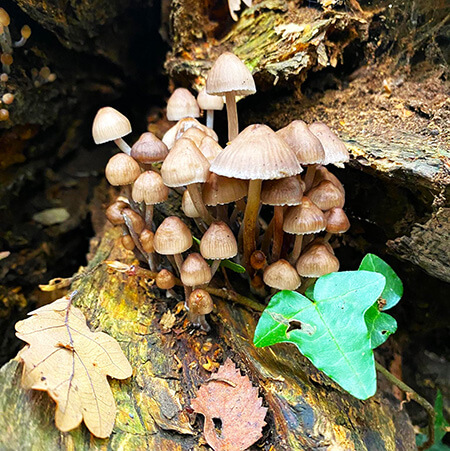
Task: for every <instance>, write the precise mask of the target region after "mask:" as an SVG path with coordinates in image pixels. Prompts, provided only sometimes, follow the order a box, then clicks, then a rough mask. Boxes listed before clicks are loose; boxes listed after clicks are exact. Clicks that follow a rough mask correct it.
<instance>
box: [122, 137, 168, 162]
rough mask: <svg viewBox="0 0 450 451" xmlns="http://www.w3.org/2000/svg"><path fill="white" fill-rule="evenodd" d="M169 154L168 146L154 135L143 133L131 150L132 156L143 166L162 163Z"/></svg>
mask: <svg viewBox="0 0 450 451" xmlns="http://www.w3.org/2000/svg"><path fill="white" fill-rule="evenodd" d="M168 153H169V149H168V148H167V146H166V145H165V144H164V143H163V142H162V141H161V140H160V139H158V138H157V137H156V136H155V135H154V134H153V133H151V132H146V133H143V134H142V135H141V136H140V137H139V139H138V140H137V141H136V142H135V143H134V144H133V147H132V148H131V153H130V154H131V156H132V157H133V158H134V159H135V160H136V161H138V162H139V163H141V164H144V165H149V164H153V163H161V162H162V161H164V160H165V158H166V157H167V155H168Z"/></svg>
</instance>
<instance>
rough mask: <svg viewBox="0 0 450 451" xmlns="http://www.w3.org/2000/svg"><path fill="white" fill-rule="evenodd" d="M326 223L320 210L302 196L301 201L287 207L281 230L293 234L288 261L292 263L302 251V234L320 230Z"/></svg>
mask: <svg viewBox="0 0 450 451" xmlns="http://www.w3.org/2000/svg"><path fill="white" fill-rule="evenodd" d="M326 225H327V223H326V220H325V216H324V214H323V213H322V211H321V210H320V209H319V208H318V207H317V206H316V205H314V203H313V202H311V200H310V199H309V198H308V197H306V196H303V197H302V203H301V204H300V205H298V206H296V207H289V208H288V209H287V211H286V214H285V216H284V222H283V230H284V231H285V232H286V233H292V234H295V243H294V249H293V251H292V254H291V257H290V259H289V260H290V262H291V263H292V264H294V263H295V262H296V261H297V259H298V258H299V256H300V254H301V251H302V244H303V235H307V234H311V233H317V232H321V231H322V230H324V229H325V227H326Z"/></svg>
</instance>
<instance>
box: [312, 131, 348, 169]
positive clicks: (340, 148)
mask: <svg viewBox="0 0 450 451" xmlns="http://www.w3.org/2000/svg"><path fill="white" fill-rule="evenodd" d="M309 129H310V130H311V132H312V133H313V134H314V135H315V136H317V138H318V139H319V141H320V142H321V144H322V146H323V150H324V151H325V159H324V161H323V163H322V164H323V165H327V164H334V165H335V166H337V167H340V168H342V167H344V163H347V162H348V161H349V153H348V150H347V147H345V144H344V142H343V141H342V140H341V139H339V138H338V137H337V136H336V135H335V134H334V133H333V132H332V131H331V129H330V127H328V125H326V124H324V123H323V122H314V123H313V124H311V125H310V126H309Z"/></svg>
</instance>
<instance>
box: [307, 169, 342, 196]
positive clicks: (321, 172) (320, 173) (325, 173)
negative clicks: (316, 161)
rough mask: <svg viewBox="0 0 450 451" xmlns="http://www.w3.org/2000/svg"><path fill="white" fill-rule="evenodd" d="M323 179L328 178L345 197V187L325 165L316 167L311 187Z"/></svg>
mask: <svg viewBox="0 0 450 451" xmlns="http://www.w3.org/2000/svg"><path fill="white" fill-rule="evenodd" d="M323 180H328V181H329V182H331V183H332V184H333V185H334V186H335V187H336V188H338V189H339V191H340V192H341V193H342V195H343V196H344V198H345V189H344V186H343V185H342V183H341V182H340V181H339V179H338V178H337V177H336V176H335V175H334V174H333V173H332V172H330V171H329V170H328V169H327V168H326V167H325V166H318V167H317V168H316V173H315V175H314V181H313V184H312V187H315V186H317V185H318V184H319V183H320V182H321V181H323Z"/></svg>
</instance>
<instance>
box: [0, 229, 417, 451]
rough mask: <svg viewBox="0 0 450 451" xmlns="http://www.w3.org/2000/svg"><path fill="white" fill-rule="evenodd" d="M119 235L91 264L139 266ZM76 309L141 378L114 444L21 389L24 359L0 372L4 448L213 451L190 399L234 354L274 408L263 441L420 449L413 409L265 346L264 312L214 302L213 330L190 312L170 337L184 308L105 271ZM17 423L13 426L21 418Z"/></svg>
mask: <svg viewBox="0 0 450 451" xmlns="http://www.w3.org/2000/svg"><path fill="white" fill-rule="evenodd" d="M119 246H120V245H119V231H118V230H114V229H111V228H107V230H106V232H105V234H104V236H103V238H102V240H101V243H100V245H99V247H98V249H97V251H96V253H95V256H94V258H93V259H92V261H91V262H90V265H89V266H90V267H91V268H92V267H94V266H95V265H97V264H98V263H100V262H102V261H103V260H105V259H108V260H121V261H128V262H130V261H131V260H132V257H131V255H130V254H129V253H126V251H124V250H123V249H122V248H120V247H119ZM75 288H76V289H77V290H78V291H79V296H78V298H77V300H76V302H75V304H76V306H77V307H79V308H81V309H82V311H83V312H84V314H85V315H86V319H87V322H88V324H89V325H90V327H91V328H92V330H102V331H104V332H106V333H108V334H110V335H111V336H113V337H114V338H116V339H117V340H118V341H119V343H120V344H121V346H122V349H123V350H124V352H125V353H126V355H127V357H128V358H129V360H130V362H131V365H132V367H133V376H132V377H131V378H130V379H129V380H126V381H116V380H112V381H111V385H112V388H113V392H114V396H115V399H116V402H117V407H118V413H117V418H116V424H115V428H114V432H113V434H112V436H111V437H110V438H109V439H106V440H99V439H95V438H94V437H92V436H91V435H90V434H89V432H88V431H87V430H86V428H85V427H84V426H82V427H80V428H78V429H76V430H74V431H72V432H70V433H61V432H59V431H58V430H57V429H56V428H55V425H54V422H53V416H54V404H53V403H52V401H50V399H49V397H48V396H47V395H46V394H45V393H36V392H33V391H26V390H23V389H22V388H21V387H20V372H21V364H20V362H19V361H18V360H17V359H14V360H12V361H11V362H9V363H8V364H6V365H5V366H4V367H3V368H2V369H1V371H0V410H1V412H2V415H1V417H0V447H1V448H2V449H21V450H28V449H51V450H57V449H77V450H78V449H80V450H81V449H106V448H108V449H148V450H154V449H164V450H175V449H182V450H191V449H204V448H205V446H204V445H202V443H203V441H202V435H201V423H202V422H201V421H198V420H197V421H194V416H193V415H192V414H190V413H189V412H190V411H189V409H188V407H189V405H190V400H191V399H192V398H193V397H194V396H195V393H196V390H197V388H198V387H199V385H200V384H201V383H202V382H204V381H205V380H207V379H208V378H209V375H210V371H212V370H213V369H214V368H217V366H218V364H219V363H220V362H223V361H224V360H225V359H226V358H227V357H231V358H232V359H233V361H234V362H235V363H236V364H237V365H238V366H239V367H240V368H241V371H242V372H243V373H245V374H247V375H248V376H249V377H250V379H251V380H252V382H253V384H254V385H256V386H258V387H259V389H260V393H261V396H263V398H264V404H265V405H266V406H267V407H268V408H269V413H268V416H267V418H266V421H267V423H268V425H267V426H266V428H265V430H264V438H263V439H261V441H260V444H262V445H263V446H264V449H269V448H270V445H273V446H274V448H275V449H280V450H303V449H322V447H324V446H329V445H333V444H335V445H339V446H340V447H341V448H342V449H346V450H373V449H386V450H392V451H394V450H396V451H399V450H412V449H414V448H415V445H414V431H413V429H412V426H411V424H410V422H409V420H408V417H407V415H406V413H405V411H404V410H402V409H400V407H399V405H398V403H393V402H392V401H390V400H389V399H388V397H386V396H385V394H383V393H378V394H377V395H376V396H375V397H373V398H371V399H369V400H367V401H364V402H361V401H358V400H357V399H355V398H353V397H352V396H350V395H348V394H347V393H346V392H344V391H343V390H341V389H340V388H339V387H338V386H337V385H336V384H335V383H333V382H332V381H331V380H330V379H328V378H327V377H326V376H325V375H324V374H322V373H321V372H319V371H317V370H316V369H315V368H314V367H313V365H311V364H310V363H309V361H308V360H307V359H306V358H304V357H302V356H301V354H300V353H299V352H298V351H297V349H296V348H295V347H294V346H290V345H277V346H274V347H271V348H267V349H256V348H255V347H254V346H253V345H252V336H253V332H254V329H255V325H256V321H257V317H258V315H257V314H256V313H254V312H251V311H248V310H245V309H243V308H241V307H239V306H238V305H236V304H234V305H233V304H231V303H230V302H226V301H223V300H220V299H217V298H216V299H215V300H214V301H215V308H214V313H213V314H212V315H211V317H210V319H209V321H210V323H211V325H212V332H211V333H210V334H204V333H200V332H195V333H192V331H191V330H189V329H185V327H184V326H186V324H184V316H183V312H181V313H179V314H178V315H177V321H176V323H175V325H174V327H173V328H172V329H171V330H165V329H163V326H162V325H161V316H162V314H163V313H165V312H167V311H168V310H171V311H172V312H174V313H177V311H176V309H177V303H178V301H175V300H171V301H166V300H163V299H161V293H159V292H158V291H157V290H156V289H155V288H154V285H153V284H152V281H151V280H149V279H146V278H145V277H142V275H141V276H132V275H128V274H126V273H119V272H116V271H113V270H111V269H109V268H108V267H107V266H106V265H100V266H98V267H97V269H95V271H94V272H93V273H92V274H91V275H89V276H87V277H85V278H84V279H81V280H80V281H78V282H76V283H75V284H74V285H73V287H72V289H75ZM11 419H14V420H13V421H12V420H11Z"/></svg>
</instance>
